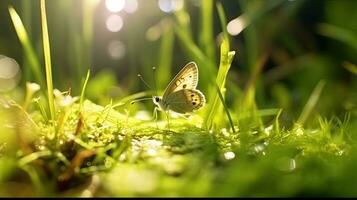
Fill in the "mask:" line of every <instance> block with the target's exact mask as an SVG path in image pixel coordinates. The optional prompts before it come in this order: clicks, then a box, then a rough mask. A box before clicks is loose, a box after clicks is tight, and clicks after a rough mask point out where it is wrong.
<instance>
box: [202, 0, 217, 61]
mask: <svg viewBox="0 0 357 200" xmlns="http://www.w3.org/2000/svg"><path fill="white" fill-rule="evenodd" d="M213 16H214V15H213V1H212V0H205V1H202V6H201V25H202V26H201V32H200V37H199V39H200V40H199V45H200V48H201V49H203V51H204V53H205V55H206V57H208V58H211V59H212V62H213V63H216V61H215V59H214V58H215V41H214V38H213V33H214V31H213Z"/></svg>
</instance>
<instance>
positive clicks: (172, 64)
mask: <svg viewBox="0 0 357 200" xmlns="http://www.w3.org/2000/svg"><path fill="white" fill-rule="evenodd" d="M120 2H121V1H119V3H118V2H117V4H116V3H115V1H114V3H112V4H111V2H110V1H108V2H106V1H104V0H86V1H71V0H62V1H53V2H52V1H51V2H48V5H47V14H48V23H49V35H50V42H51V51H52V63H53V74H54V76H53V79H54V86H55V88H58V89H60V90H69V89H71V91H72V94H73V95H76V94H77V95H78V94H79V91H80V88H81V83H82V81H83V77H85V74H86V71H87V70H88V69H91V71H92V76H91V81H90V83H89V87H88V98H89V99H91V100H93V101H95V102H97V103H100V104H105V103H108V102H109V101H110V99H121V98H123V97H125V96H127V95H128V94H133V93H135V92H139V91H142V90H147V88H145V86H144V85H143V84H142V83H141V82H140V81H139V79H138V78H137V77H136V75H137V74H138V73H140V74H142V75H143V77H144V78H145V80H146V81H147V82H149V84H150V85H151V86H153V85H154V84H153V81H154V80H153V78H152V77H153V76H152V70H151V68H152V67H156V68H158V70H157V80H156V82H157V85H158V88H159V90H161V91H162V90H163V89H164V88H165V86H166V84H167V83H168V82H169V81H170V77H172V76H173V75H174V73H176V72H177V71H178V70H179V69H180V68H181V67H182V66H183V65H184V64H186V63H187V62H189V61H191V60H194V59H195V56H194V55H193V54H192V52H191V51H190V50H188V49H187V45H186V44H185V42H184V41H183V40H184V39H182V38H183V37H180V34H179V33H177V31H176V30H177V29H175V28H177V27H175V26H176V25H177V24H176V23H177V22H176V21H178V24H181V25H182V26H188V28H187V30H188V31H189V33H188V34H189V35H191V37H190V38H191V39H192V42H193V43H195V44H197V46H198V47H199V48H200V50H201V51H202V52H204V53H205V54H206V55H207V56H208V57H209V58H210V59H211V60H212V61H213V63H215V64H214V67H215V68H217V67H218V63H217V60H218V59H217V58H218V55H219V43H220V36H221V35H222V29H221V25H220V21H219V17H218V14H217V9H216V6H215V5H216V4H215V3H216V2H221V3H222V5H223V8H224V10H225V13H226V18H227V22H228V32H229V33H230V40H231V49H232V50H235V51H236V56H235V58H234V60H233V63H232V68H231V70H230V73H229V76H228V81H229V83H228V88H229V89H230V91H229V92H228V93H227V95H228V97H227V101H228V103H229V105H232V104H233V105H234V104H235V103H236V101H235V100H237V99H239V96H241V92H242V90H244V88H245V87H246V86H247V84H248V82H249V80H250V79H252V77H253V75H252V74H254V73H255V72H258V73H256V76H254V77H255V78H256V85H255V86H256V101H257V104H258V105H259V107H260V108H269V107H277V108H283V109H284V111H285V112H284V113H285V114H286V113H288V115H285V118H286V119H287V120H292V119H294V118H296V117H297V116H298V115H299V113H300V112H301V109H302V107H303V106H304V105H305V103H306V101H307V99H308V97H309V96H310V94H311V92H312V90H313V88H314V87H315V86H316V85H317V83H318V82H319V81H320V80H325V81H326V86H325V88H324V90H323V93H322V96H321V98H320V101H319V103H318V106H317V112H318V113H320V114H321V115H328V116H330V115H337V116H342V115H343V114H344V113H346V112H350V111H355V106H356V96H357V92H356V91H357V88H356V87H357V84H356V72H355V71H353V68H354V69H355V68H356V66H355V65H354V63H356V62H357V60H356V59H357V56H356V55H357V54H356V53H357V46H356V41H357V34H356V33H357V24H356V23H355V20H354V19H356V18H357V13H356V12H354V10H355V9H356V6H357V3H356V2H355V1H351V0H339V1H336V0H316V1H305V0H285V1H283V0H272V1H259V0H257V1H209V3H204V1H200V0H185V1H182V0H173V1H169V0H160V1H157V0H148V1H137V0H132V1H130V0H127V2H125V1H122V2H123V3H120ZM212 2H213V3H212ZM121 4H122V5H121ZM206 4H207V5H206ZM209 4H210V5H209ZM9 5H12V6H14V8H15V9H16V10H17V12H18V13H19V15H20V17H21V18H22V20H23V23H24V26H25V28H26V30H27V32H28V35H29V37H30V40H31V43H32V45H33V47H34V50H35V52H36V55H37V57H38V60H39V62H40V65H41V66H40V67H41V69H42V68H44V67H43V63H44V62H43V53H42V43H41V26H40V18H39V1H25V0H23V1H20V0H11V1H10V0H3V1H1V2H0V9H1V10H0V18H1V20H0V26H1V29H0V54H2V55H5V56H8V57H11V58H14V59H15V60H16V61H17V62H18V63H19V65H20V68H21V79H20V82H19V83H18V85H17V87H13V88H12V90H16V89H17V88H18V89H20V90H21V88H24V83H25V81H26V80H28V81H36V79H35V78H34V76H33V73H31V70H30V66H29V65H30V63H29V62H28V61H27V60H26V56H25V55H24V52H23V50H22V47H21V43H20V42H19V40H18V38H17V35H16V32H15V29H14V26H13V25H12V22H11V19H10V16H9V13H8V6H9ZM210 7H211V8H210ZM110 9H111V10H112V11H111V10H110ZM205 9H206V11H207V12H208V13H206V12H205V11H204V10H205ZM183 10H184V11H183ZM237 19H238V20H237ZM185 20H186V21H187V22H185ZM207 20H208V21H207ZM185 23H187V25H185ZM204 24H206V25H204ZM179 27H180V26H179ZM195 61H196V62H198V64H199V67H200V70H201V71H200V75H201V80H200V83H199V88H200V87H201V89H202V90H203V91H204V92H206V91H207V88H205V85H207V84H205V83H206V82H207V79H209V78H207V77H208V76H207V75H205V73H207V71H206V70H204V69H205V67H207V66H200V64H202V65H205V63H201V62H199V61H197V60H195ZM259 62H262V64H261V65H262V66H261V67H257V65H259V64H257V63H259ZM207 68H208V67H207ZM257 68H259V69H258V70H257ZM4 90H5V89H4ZM9 91H10V92H11V90H10V89H6V91H5V92H9Z"/></svg>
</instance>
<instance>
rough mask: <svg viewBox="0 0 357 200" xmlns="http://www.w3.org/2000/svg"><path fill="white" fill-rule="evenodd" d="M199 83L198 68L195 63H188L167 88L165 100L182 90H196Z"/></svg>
mask: <svg viewBox="0 0 357 200" xmlns="http://www.w3.org/2000/svg"><path fill="white" fill-rule="evenodd" d="M197 83H198V68H197V65H196V63H195V62H189V63H187V64H186V65H185V66H184V67H183V68H182V69H181V71H180V72H179V73H178V74H177V75H176V76H175V77H174V78H173V79H172V81H171V82H170V83H169V85H168V86H167V87H166V89H165V92H164V95H163V96H162V97H163V99H166V98H167V97H168V95H169V94H171V93H173V92H176V91H178V90H182V89H196V87H197Z"/></svg>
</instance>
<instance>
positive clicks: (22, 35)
mask: <svg viewBox="0 0 357 200" xmlns="http://www.w3.org/2000/svg"><path fill="white" fill-rule="evenodd" d="M9 13H10V17H11V20H12V23H13V24H14V27H15V30H16V33H17V36H18V38H19V40H20V42H21V45H22V47H23V48H24V54H25V57H26V59H27V60H28V62H29V66H30V67H31V70H32V73H33V75H34V77H35V80H36V82H37V83H39V84H40V85H41V87H42V88H45V80H44V78H43V76H42V72H41V66H40V62H39V60H38V58H37V56H36V53H35V50H34V48H33V46H32V44H31V41H30V38H29V36H28V34H27V32H26V29H25V27H24V25H23V23H22V21H21V18H20V16H19V15H18V14H17V12H16V11H15V9H14V8H13V7H12V6H9Z"/></svg>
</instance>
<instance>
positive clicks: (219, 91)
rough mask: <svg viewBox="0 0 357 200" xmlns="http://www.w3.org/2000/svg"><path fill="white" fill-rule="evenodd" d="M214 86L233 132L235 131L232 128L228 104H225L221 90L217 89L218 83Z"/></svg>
mask: <svg viewBox="0 0 357 200" xmlns="http://www.w3.org/2000/svg"><path fill="white" fill-rule="evenodd" d="M216 88H217V93H218V96H219V99H220V100H221V102H222V104H223V107H224V110H225V111H226V114H227V117H228V120H229V123H230V125H231V128H232V131H233V133H235V132H236V130H235V129H234V124H233V120H232V117H231V113H230V112H229V110H228V106H227V104H226V101H225V100H224V98H223V95H222V93H221V90H220V89H219V87H218V85H216Z"/></svg>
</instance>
